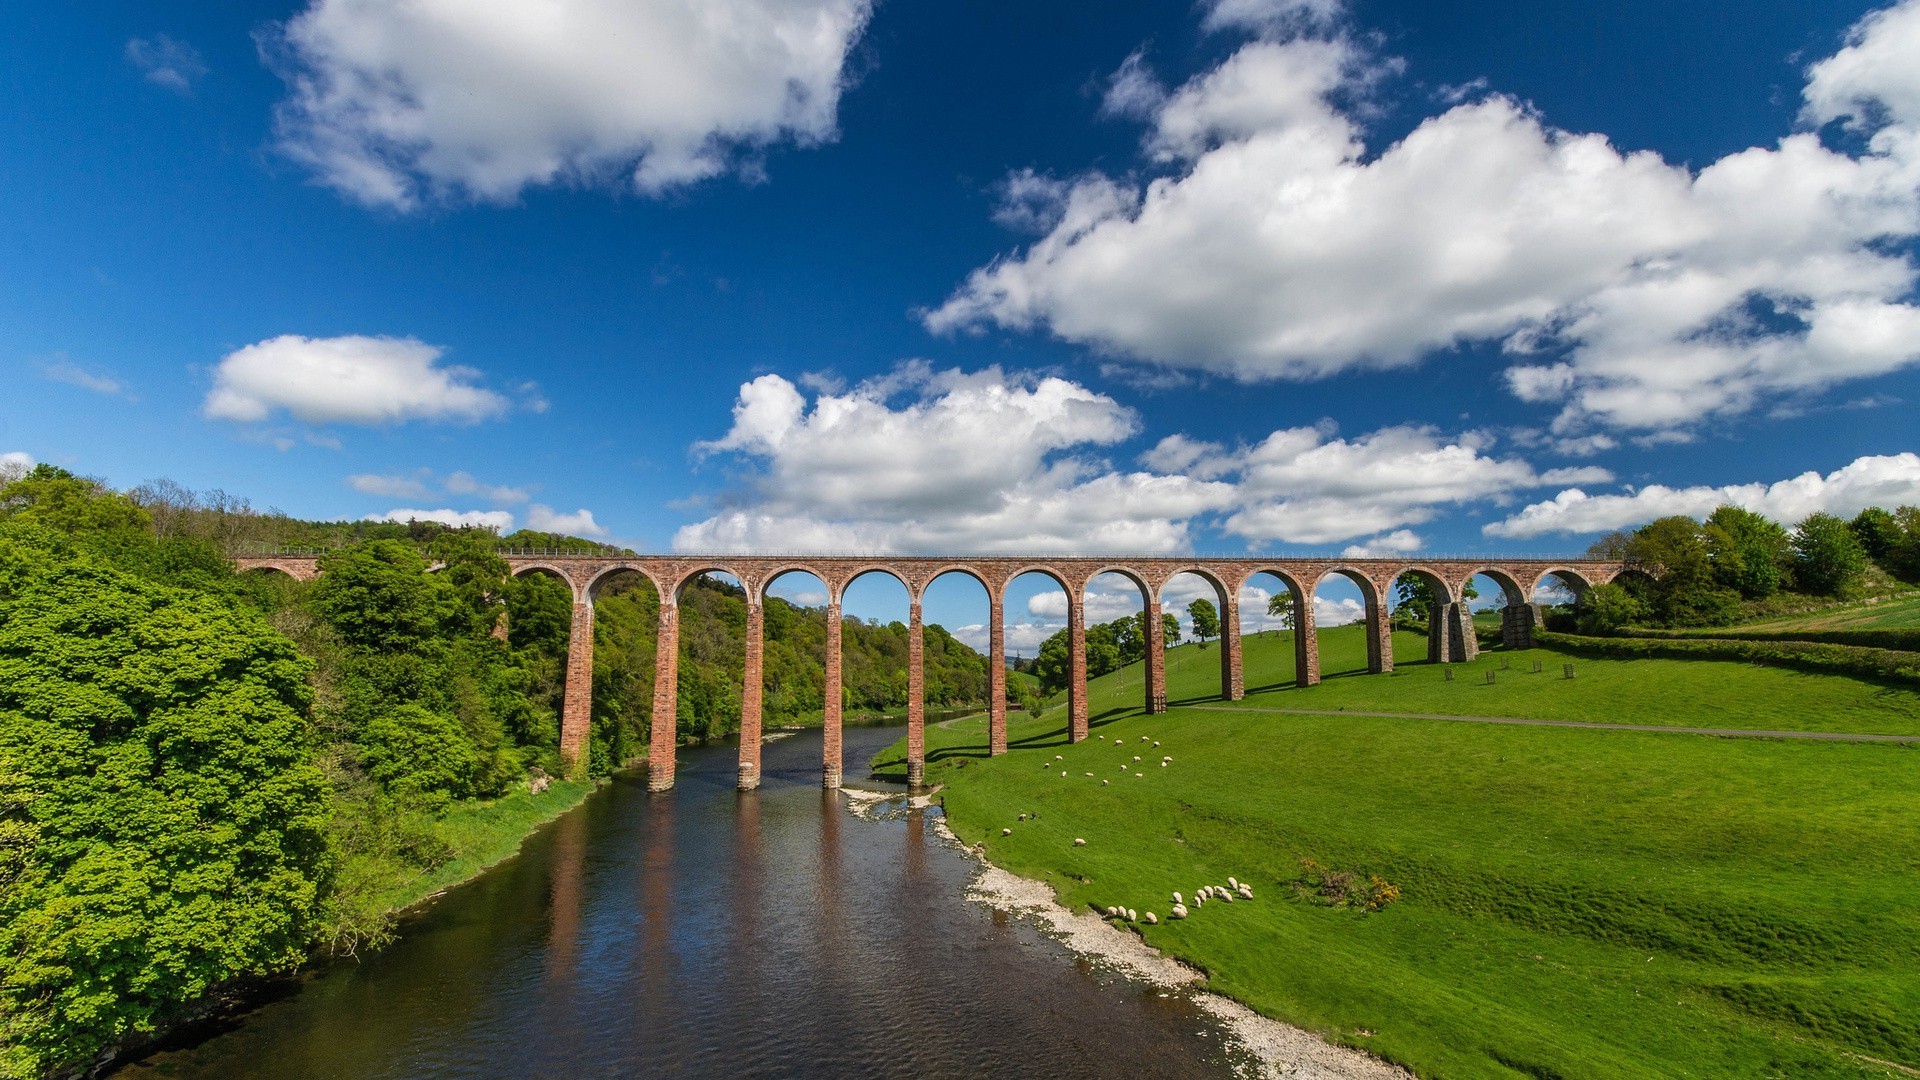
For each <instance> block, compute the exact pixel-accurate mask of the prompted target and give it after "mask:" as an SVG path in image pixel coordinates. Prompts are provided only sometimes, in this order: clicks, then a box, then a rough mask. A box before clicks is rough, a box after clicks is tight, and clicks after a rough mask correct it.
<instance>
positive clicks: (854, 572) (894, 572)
mask: <svg viewBox="0 0 1920 1080" xmlns="http://www.w3.org/2000/svg"><path fill="white" fill-rule="evenodd" d="M869 574H884V575H886V576H887V577H890V578H892V579H893V580H895V581H897V582H899V583H900V587H901V588H902V589H905V590H906V591H907V600H908V602H909V603H910V604H913V605H915V606H918V604H919V602H920V593H919V592H918V591H917V590H915V589H914V587H913V582H911V581H908V580H907V575H906V574H905V573H903V572H901V570H900V569H899V568H898V567H894V566H889V565H887V564H886V563H863V564H861V565H859V566H854V567H851V568H849V569H848V570H847V571H846V573H845V574H843V575H842V576H841V578H840V580H839V581H837V582H834V581H828V582H827V587H828V589H829V590H831V592H830V593H829V595H830V596H831V598H832V600H833V602H834V603H835V604H838V603H840V602H841V601H843V600H844V599H846V595H847V589H848V588H850V587H852V585H853V583H854V582H856V581H859V580H860V579H861V578H863V577H866V576H867V575H869ZM821 577H822V578H823V579H824V577H825V575H821Z"/></svg>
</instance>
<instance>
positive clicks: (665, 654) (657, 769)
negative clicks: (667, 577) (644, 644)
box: [647, 592, 680, 791]
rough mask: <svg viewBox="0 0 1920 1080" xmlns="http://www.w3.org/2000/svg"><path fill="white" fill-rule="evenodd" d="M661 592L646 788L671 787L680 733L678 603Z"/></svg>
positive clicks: (650, 789)
mask: <svg viewBox="0 0 1920 1080" xmlns="http://www.w3.org/2000/svg"><path fill="white" fill-rule="evenodd" d="M677 599H678V598H677V597H675V596H673V595H671V594H666V593H664V592H663V595H662V596H661V597H660V633H659V636H658V637H656V638H655V639H654V651H653V730H652V732H651V733H650V738H649V740H648V744H647V790H648V791H667V790H670V789H671V788H672V787H673V752H674V747H675V744H676V742H677V740H678V737H679V734H680V605H679V604H677V603H675V600H677Z"/></svg>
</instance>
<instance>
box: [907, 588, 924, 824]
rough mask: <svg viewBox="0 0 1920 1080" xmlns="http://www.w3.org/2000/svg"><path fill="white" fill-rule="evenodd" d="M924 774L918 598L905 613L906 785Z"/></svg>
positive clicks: (913, 784)
mask: <svg viewBox="0 0 1920 1080" xmlns="http://www.w3.org/2000/svg"><path fill="white" fill-rule="evenodd" d="M926 775H927V667H926V635H925V634H924V633H923V632H922V628H921V624H920V597H919V596H917V595H916V596H915V597H914V598H913V601H912V603H911V604H910V605H909V612H908V615H907V786H908V787H919V786H920V782H921V781H922V780H924V779H926Z"/></svg>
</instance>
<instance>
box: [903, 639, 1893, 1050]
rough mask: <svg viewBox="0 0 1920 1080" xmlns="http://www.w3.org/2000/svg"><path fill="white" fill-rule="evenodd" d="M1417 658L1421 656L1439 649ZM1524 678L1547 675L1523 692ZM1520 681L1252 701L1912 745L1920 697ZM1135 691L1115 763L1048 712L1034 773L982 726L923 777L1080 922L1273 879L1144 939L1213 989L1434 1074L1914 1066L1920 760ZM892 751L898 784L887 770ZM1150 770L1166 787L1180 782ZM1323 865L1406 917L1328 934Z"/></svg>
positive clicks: (1348, 645)
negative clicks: (989, 749)
mask: <svg viewBox="0 0 1920 1080" xmlns="http://www.w3.org/2000/svg"><path fill="white" fill-rule="evenodd" d="M1361 644H1362V639H1361V638H1360V636H1359V632H1358V628H1340V629H1334V630H1329V631H1325V632H1324V633H1323V638H1322V645H1323V649H1322V655H1323V657H1324V658H1325V659H1326V661H1327V663H1326V668H1327V670H1328V671H1329V672H1330V673H1331V672H1333V671H1336V670H1338V669H1340V668H1342V667H1345V668H1348V669H1351V668H1353V667H1358V666H1360V665H1359V663H1358V661H1359V660H1360V658H1361V657H1362V656H1363V653H1362V651H1361ZM1291 651H1292V650H1291V642H1290V641H1287V640H1285V638H1284V637H1283V636H1281V635H1271V636H1266V637H1260V638H1249V639H1248V640H1247V644H1246V657H1247V670H1248V679H1247V683H1248V686H1249V687H1254V686H1261V685H1268V684H1272V683H1276V682H1281V681H1284V679H1286V678H1290V676H1291V672H1290V670H1289V668H1290V657H1291ZM1395 651H1396V653H1398V654H1399V655H1400V657H1401V658H1402V662H1405V661H1406V660H1409V659H1411V658H1412V657H1413V656H1416V655H1419V656H1423V655H1424V641H1423V640H1422V639H1420V638H1418V637H1413V636H1409V637H1407V638H1406V639H1404V640H1401V641H1397V642H1396V648H1395ZM1535 657H1540V658H1543V659H1546V660H1547V661H1548V662H1547V664H1546V665H1545V666H1546V667H1547V669H1548V671H1547V673H1544V674H1541V675H1532V674H1531V673H1530V669H1531V662H1532V660H1533V659H1534V658H1535ZM1168 659H1169V665H1168V667H1169V688H1170V691H1171V696H1172V698H1173V699H1174V700H1176V701H1178V700H1189V701H1193V700H1196V699H1199V698H1201V697H1202V696H1203V695H1205V694H1207V693H1210V692H1211V693H1216V694H1217V692H1218V679H1219V668H1218V652H1217V650H1216V649H1215V648H1209V649H1207V650H1204V651H1202V650H1200V649H1197V648H1194V647H1191V646H1187V647H1183V648H1181V649H1177V650H1174V651H1173V652H1172V653H1171V654H1170V655H1169V657H1168ZM1510 659H1511V660H1512V662H1513V665H1514V668H1513V669H1512V670H1509V671H1501V672H1500V676H1499V681H1498V682H1497V683H1496V684H1495V685H1493V686H1487V685H1485V684H1484V683H1483V682H1479V681H1477V680H1478V679H1479V678H1480V676H1479V674H1478V672H1479V670H1480V669H1482V668H1485V667H1489V666H1491V667H1492V668H1494V669H1495V670H1497V671H1498V670H1500V669H1499V664H1500V660H1501V657H1500V655H1499V654H1498V653H1494V654H1492V655H1490V656H1488V657H1486V658H1484V659H1483V660H1482V661H1481V662H1480V663H1477V664H1474V665H1460V666H1458V667H1459V668H1460V669H1461V670H1459V671H1458V673H1457V677H1456V680H1455V681H1454V682H1452V683H1447V682H1445V681H1443V679H1442V677H1441V674H1440V671H1439V669H1438V668H1435V667H1429V666H1427V665H1424V664H1421V665H1419V666H1417V667H1408V668H1406V669H1404V670H1403V673H1401V674H1398V675H1395V676H1392V677H1334V678H1330V679H1329V680H1328V681H1327V682H1326V683H1324V684H1322V685H1321V686H1320V687H1316V688H1313V689H1310V690H1297V689H1292V688H1288V689H1282V690H1276V691H1271V692H1266V693H1258V694H1254V695H1251V697H1250V700H1249V701H1248V702H1247V703H1246V704H1247V705H1248V706H1249V707H1267V708H1334V709H1338V708H1340V707H1342V706H1345V707H1347V708H1365V709H1371V710H1379V711H1396V712H1436V713H1448V714H1479V715H1494V716H1536V717H1543V718H1555V719H1575V720H1601V721H1606V722H1625V723H1662V724H1691V725H1698V726H1715V727H1741V726H1744V727H1752V728H1761V729H1789V728H1801V729H1806V730H1861V731H1882V730H1898V731H1902V732H1914V731H1920V698H1916V696H1915V695H1914V694H1912V693H1911V692H1909V691H1905V690H1888V689H1886V688H1883V687H1878V686H1873V685H1869V684H1865V683H1860V682H1857V681H1854V680H1851V679H1846V678H1842V677H1838V676H1813V675H1802V674H1798V673H1794V672H1786V671H1781V670H1778V669H1770V668H1758V667H1749V666H1746V665H1736V664H1723V663H1714V662H1699V661H1685V662H1682V661H1654V660H1644V661H1598V660H1586V659H1580V660H1575V661H1574V663H1575V664H1576V665H1577V667H1576V671H1577V677H1576V678H1575V679H1574V680H1571V681H1568V680H1565V679H1562V678H1560V677H1559V664H1560V663H1561V662H1562V661H1561V660H1560V659H1559V658H1558V657H1554V656H1553V655H1552V654H1550V653H1547V652H1545V651H1544V650H1534V651H1532V652H1525V653H1515V654H1511V656H1510ZM1522 668H1524V669H1526V671H1525V672H1524V673H1523V672H1522V671H1521V670H1520V669H1522ZM1139 680H1140V676H1139V673H1138V671H1137V669H1136V670H1134V671H1131V672H1116V673H1114V674H1112V675H1109V676H1106V677H1104V678H1103V679H1101V680H1098V683H1097V685H1096V686H1094V687H1093V688H1092V695H1091V702H1092V705H1093V711H1094V713H1095V715H1096V717H1099V719H1097V720H1096V722H1095V725H1094V728H1093V738H1092V739H1090V740H1089V741H1087V742H1084V743H1081V744H1079V745H1077V746H1071V745H1067V743H1066V741H1065V732H1064V729H1063V717H1064V710H1062V709H1059V708H1055V709H1051V710H1049V711H1048V712H1046V713H1044V714H1043V715H1042V716H1041V717H1040V718H1038V719H1033V718H1029V717H1026V716H1025V715H1024V714H1016V719H1015V722H1014V724H1013V725H1012V730H1011V732H1010V737H1011V741H1012V743H1013V746H1014V750H1013V752H1012V753H1010V754H1008V755H1006V756H1005V757H1001V758H996V759H989V758H987V757H985V756H984V747H985V741H986V733H985V729H984V724H983V722H982V721H980V720H977V719H976V720H961V721H954V722H951V723H949V724H947V725H944V726H936V727H934V728H932V729H930V730H929V733H928V746H929V755H928V757H929V768H928V780H929V782H930V783H938V784H943V785H945V788H944V790H943V791H942V792H941V799H942V801H943V803H944V804H945V806H946V808H947V811H948V814H949V816H950V818H951V820H952V822H953V825H954V828H955V829H956V831H957V832H959V834H960V835H961V836H962V837H963V838H965V839H967V840H969V841H974V842H982V843H985V844H986V845H987V850H988V854H989V857H990V858H992V859H993V860H994V861H995V862H996V863H998V864H1000V865H1002V866H1005V867H1007V868H1009V869H1011V870H1014V871H1015V872H1017V873H1022V874H1026V875H1028V876H1031V877H1035V878H1038V879H1041V880H1044V881H1048V882H1051V883H1052V884H1053V885H1054V886H1055V888H1056V889H1057V890H1058V891H1059V893H1060V895H1061V898H1062V899H1063V901H1064V902H1066V903H1069V904H1072V905H1086V904H1092V905H1098V906H1104V905H1107V904H1120V905H1122V906H1127V907H1133V908H1137V909H1139V910H1141V911H1143V912H1144V911H1147V910H1153V911H1156V912H1158V913H1159V915H1160V916H1161V917H1162V918H1163V919H1164V918H1165V917H1166V915H1167V911H1168V907H1169V903H1170V895H1169V894H1170V893H1171V891H1172V890H1175V889H1178V890H1181V891H1182V892H1184V893H1186V894H1187V895H1188V896H1189V897H1190V896H1191V895H1192V894H1193V892H1194V891H1195V889H1196V888H1197V887H1199V886H1200V885H1202V884H1207V883H1215V884H1218V883H1223V882H1224V881H1225V879H1226V877H1227V875H1229V874H1232V875H1235V876H1237V877H1239V878H1240V879H1242V880H1245V881H1250V882H1252V883H1253V885H1254V887H1255V890H1256V898H1255V900H1254V901H1253V902H1251V903H1247V902H1241V903H1236V904H1231V905H1226V904H1221V903H1219V902H1217V901H1216V902H1214V903H1210V904H1208V905H1206V906H1205V907H1204V908H1201V909H1198V910H1196V911H1195V912H1194V914H1193V916H1192V917H1191V918H1189V919H1187V920H1185V921H1183V922H1173V923H1163V924H1162V925H1159V926H1154V927H1142V928H1141V929H1142V930H1143V931H1144V933H1145V934H1146V936H1147V938H1148V940H1149V941H1151V942H1152V943H1153V944H1155V945H1156V946H1159V947H1161V948H1163V949H1166V950H1167V951H1169V952H1171V953H1173V954H1175V955H1178V956H1180V957H1182V958H1184V959H1186V960H1187V961H1189V962H1191V963H1193V964H1195V965H1196V966H1197V967H1199V968H1200V969H1201V970H1203V971H1205V972H1207V973H1209V980H1210V983H1211V985H1212V986H1213V987H1214V988H1215V989H1218V990H1221V991H1223V992H1225V993H1228V994H1231V995H1232V996H1234V997H1236V998H1239V999H1240V1000H1242V1001H1245V1002H1247V1003H1249V1004H1251V1005H1253V1006H1254V1007H1255V1008H1257V1009H1259V1010H1260V1011H1262V1012H1265V1013H1268V1014H1270V1015H1273V1016H1277V1017H1281V1018H1283V1019H1286V1020H1290V1021H1292V1022H1295V1023H1299V1024H1302V1025H1304V1026H1306V1027H1309V1028H1312V1029H1315V1030H1318V1031H1322V1032H1325V1033H1328V1034H1329V1035H1331V1036H1332V1037H1334V1038H1335V1039H1337V1040H1339V1041H1342V1042H1345V1043H1348V1044H1351V1045H1355V1046H1363V1047H1367V1048H1369V1049H1372V1050H1374V1051H1375V1052H1377V1053H1380V1054H1382V1055H1384V1056H1386V1057H1388V1058H1391V1059H1393V1060H1396V1061H1401V1062H1404V1063H1407V1064H1409V1065H1412V1066H1413V1067H1415V1068H1416V1069H1417V1070H1418V1071H1419V1072H1420V1073H1421V1074H1422V1075H1432V1076H1447V1077H1482V1076H1485V1077H1569V1078H1570V1077H1651V1076H1676V1077H1719V1076H1755V1077H1761V1076H1781V1077H1801V1076H1884V1075H1896V1074H1898V1073H1897V1070H1895V1069H1893V1068H1891V1067H1890V1066H1887V1065H1884V1064H1877V1063H1876V1060H1878V1061H1884V1062H1897V1063H1899V1064H1901V1065H1905V1066H1908V1067H1920V889H1916V887H1915V886H1916V882H1917V881H1920V879H1917V878H1916V872H1920V748H1913V747H1908V746H1902V745H1897V744H1849V743H1825V742H1812V741H1802V740H1772V739H1727V738H1714V737H1707V736H1693V735H1685V734H1673V735H1663V734H1650V733H1638V732H1617V731H1593V730H1581V729H1565V728H1532V727H1511V726H1499V725H1477V724H1460V723H1452V722H1447V721H1425V720H1410V719H1388V718H1367V717H1347V716H1295V715H1276V714H1272V713H1258V712H1252V711H1238V712H1236V711H1221V710H1218V709H1209V710H1201V709H1193V708H1179V707H1176V708H1175V709H1173V710H1172V711H1170V712H1169V713H1167V714H1166V715H1163V716H1158V717H1147V716H1143V715H1140V714H1139V713H1138V712H1137V705H1138V700H1139V688H1140V682H1139ZM1212 704H1217V703H1212ZM1742 719H1744V721H1745V722H1735V721H1737V720H1742ZM1143 735H1144V736H1147V739H1148V741H1146V742H1142V741H1141V737H1142V736H1143ZM1116 737H1117V738H1119V739H1121V740H1123V745H1119V746H1116V745H1115V744H1114V739H1115V738H1116ZM1154 740H1158V741H1159V742H1160V743H1161V747H1160V748H1159V749H1154V748H1153V747H1152V741H1154ZM902 752H903V750H902V748H901V747H900V746H895V747H894V748H892V749H891V750H889V751H888V752H886V753H884V754H882V755H881V757H880V758H879V759H877V760H876V767H877V768H879V769H881V770H882V771H883V772H885V771H887V770H889V769H897V768H898V767H899V760H900V756H901V754H902ZM1135 754H1138V755H1140V756H1141V757H1142V758H1143V760H1142V762H1140V763H1139V764H1138V765H1136V764H1135V763H1134V762H1133V761H1132V757H1133V755H1135ZM1162 754H1170V755H1172V757H1173V763H1172V764H1171V765H1169V766H1167V767H1164V768H1162V767H1160V766H1158V765H1157V764H1156V762H1157V760H1158V758H1159V757H1160V755H1162ZM1055 755H1060V757H1061V758H1062V759H1063V760H1058V761H1056V760H1055ZM1063 771H1064V772H1065V773H1066V774H1067V775H1066V776H1064V777H1063V776H1062V775H1061V773H1062V772H1063ZM1087 773H1092V774H1094V775H1092V776H1087V775H1086V774H1087ZM1136 773H1138V774H1139V775H1135V774H1136ZM1102 781H1105V783H1102ZM1021 813H1029V814H1033V815H1037V817H1035V818H1034V819H1033V820H1029V821H1026V822H1021V821H1019V820H1017V817H1018V815H1019V814H1021ZM1002 828H1011V829H1013V830H1014V831H1013V834H1012V835H1011V836H1006V837H1003V836H1001V834H1000V833H1001V829H1002ZM1075 837H1082V838H1085V839H1086V840H1087V841H1088V843H1087V845H1086V846H1085V847H1075V846H1073V839H1074V838H1075ZM1303 858H1312V859H1314V860H1317V861H1318V862H1319V863H1320V864H1322V865H1324V866H1326V867H1328V868H1331V869H1333V870H1336V871H1342V872H1352V873H1355V874H1358V875H1359V876H1360V878H1361V879H1362V880H1364V879H1365V877H1366V876H1367V875H1378V876H1379V877H1380V878H1382V879H1384V880H1385V881H1387V882H1390V883H1392V884H1393V885H1395V886H1397V887H1399V889H1400V890H1401V897H1400V899H1399V900H1398V901H1396V902H1394V903H1392V904H1391V905H1389V906H1387V907H1386V908H1384V909H1383V910H1381V911H1378V912H1375V913H1370V914H1368V913H1362V912H1359V911H1355V910H1351V909H1348V908H1340V907H1327V906H1322V905H1321V904H1318V903H1315V902H1312V901H1310V900H1308V899H1305V898H1302V897H1300V896H1297V895H1296V894H1295V890H1294V889H1293V888H1292V886H1291V884H1290V883H1293V882H1296V881H1297V880H1299V879H1300V875H1301V868H1300V860H1301V859H1303Z"/></svg>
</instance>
